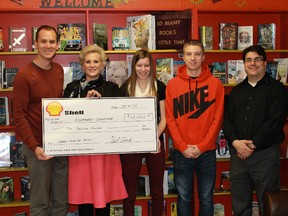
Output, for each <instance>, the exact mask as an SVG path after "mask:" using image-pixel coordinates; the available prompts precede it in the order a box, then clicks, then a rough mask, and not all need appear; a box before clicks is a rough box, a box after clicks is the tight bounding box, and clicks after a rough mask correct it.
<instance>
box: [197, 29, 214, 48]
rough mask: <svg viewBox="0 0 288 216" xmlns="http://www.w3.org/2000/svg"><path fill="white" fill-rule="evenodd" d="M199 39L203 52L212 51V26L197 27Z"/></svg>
mask: <svg viewBox="0 0 288 216" xmlns="http://www.w3.org/2000/svg"><path fill="white" fill-rule="evenodd" d="M199 38H200V40H201V42H202V44H203V46H204V49H205V50H213V26H199Z"/></svg>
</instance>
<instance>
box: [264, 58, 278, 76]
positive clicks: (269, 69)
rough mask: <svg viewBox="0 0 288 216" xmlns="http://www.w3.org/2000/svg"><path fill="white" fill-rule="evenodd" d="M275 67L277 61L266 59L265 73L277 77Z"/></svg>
mask: <svg viewBox="0 0 288 216" xmlns="http://www.w3.org/2000/svg"><path fill="white" fill-rule="evenodd" d="M277 69H278V62H277V61H267V64H266V73H267V74H268V75H269V76H271V77H272V78H274V79H277Z"/></svg>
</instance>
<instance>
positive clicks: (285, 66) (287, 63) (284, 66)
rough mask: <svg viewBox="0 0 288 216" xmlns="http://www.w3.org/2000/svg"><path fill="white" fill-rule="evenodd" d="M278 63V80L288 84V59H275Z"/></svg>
mask: <svg viewBox="0 0 288 216" xmlns="http://www.w3.org/2000/svg"><path fill="white" fill-rule="evenodd" d="M274 61H277V62H278V67H277V74H276V80H279V81H280V82H282V83H287V76H288V58H274Z"/></svg>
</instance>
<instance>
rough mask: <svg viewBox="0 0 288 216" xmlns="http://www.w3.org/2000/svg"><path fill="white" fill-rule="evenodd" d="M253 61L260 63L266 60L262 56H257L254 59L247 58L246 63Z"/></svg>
mask: <svg viewBox="0 0 288 216" xmlns="http://www.w3.org/2000/svg"><path fill="white" fill-rule="evenodd" d="M252 61H254V62H255V63H260V62H262V61H264V59H263V58H262V57H256V58H254V59H252V58H246V59H245V63H252Z"/></svg>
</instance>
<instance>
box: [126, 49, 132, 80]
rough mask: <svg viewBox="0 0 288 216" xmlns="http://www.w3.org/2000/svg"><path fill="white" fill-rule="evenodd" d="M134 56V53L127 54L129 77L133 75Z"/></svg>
mask: <svg viewBox="0 0 288 216" xmlns="http://www.w3.org/2000/svg"><path fill="white" fill-rule="evenodd" d="M133 56H134V55H131V54H127V55H126V61H127V67H128V77H130V75H131V70H132V60H133Z"/></svg>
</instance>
